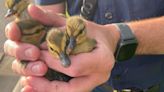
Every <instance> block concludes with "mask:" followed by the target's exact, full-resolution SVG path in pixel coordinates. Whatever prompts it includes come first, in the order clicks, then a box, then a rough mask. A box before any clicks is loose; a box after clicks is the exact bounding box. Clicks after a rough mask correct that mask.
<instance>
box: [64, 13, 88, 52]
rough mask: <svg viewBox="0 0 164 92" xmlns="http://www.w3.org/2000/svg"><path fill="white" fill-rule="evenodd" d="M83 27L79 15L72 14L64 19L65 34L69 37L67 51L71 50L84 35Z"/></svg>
mask: <svg viewBox="0 0 164 92" xmlns="http://www.w3.org/2000/svg"><path fill="white" fill-rule="evenodd" d="M85 29H86V28H85V21H84V19H83V18H82V17H80V16H72V17H70V18H68V19H67V20H66V34H67V35H68V38H69V44H68V47H67V50H68V52H71V51H72V50H73V49H74V47H75V46H76V44H79V43H80V42H81V40H83V39H84V38H85V37H86V30H85Z"/></svg>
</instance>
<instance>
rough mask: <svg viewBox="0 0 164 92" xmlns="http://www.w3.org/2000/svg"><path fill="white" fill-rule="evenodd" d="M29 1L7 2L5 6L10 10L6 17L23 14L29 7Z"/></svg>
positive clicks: (12, 0) (7, 0)
mask: <svg viewBox="0 0 164 92" xmlns="http://www.w3.org/2000/svg"><path fill="white" fill-rule="evenodd" d="M29 2H30V1H29V0H6V1H5V6H6V7H7V8H8V10H7V13H6V15H5V17H10V16H13V15H15V14H18V15H20V14H21V12H22V11H23V10H24V9H25V8H27V6H28V5H29Z"/></svg>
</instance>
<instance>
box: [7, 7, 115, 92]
mask: <svg viewBox="0 0 164 92" xmlns="http://www.w3.org/2000/svg"><path fill="white" fill-rule="evenodd" d="M33 9H34V10H35V9H37V8H36V7H33ZM38 11H39V10H38ZM47 15H48V14H47ZM47 15H43V16H44V17H45V18H46V17H47ZM34 16H35V17H36V16H37V15H34ZM36 19H37V17H36ZM43 19H44V18H43ZM51 20H52V19H51ZM40 21H43V20H41V19H40ZM43 22H44V23H45V24H46V23H47V24H53V22H54V21H49V20H48V19H47V21H46V20H44V21H43ZM109 28H110V29H109ZM87 29H88V33H87V35H88V36H89V37H91V38H94V39H96V41H97V43H98V44H97V48H96V49H95V50H93V51H92V52H90V53H82V54H79V55H76V56H70V58H71V61H72V64H71V66H70V67H69V68H63V67H62V66H61V65H60V62H59V60H57V59H55V58H53V57H52V56H51V55H50V54H49V53H48V51H46V50H43V51H41V56H40V55H39V53H40V51H39V50H37V48H35V47H32V46H31V45H29V44H25V43H17V42H13V41H7V42H6V45H5V48H6V49H7V48H8V47H7V46H8V45H9V44H12V45H14V46H13V47H11V48H10V51H8V50H6V52H8V53H9V54H10V55H13V56H16V57H17V58H19V59H27V60H32V61H35V60H36V58H38V57H40V60H41V61H44V62H45V63H46V64H47V65H48V66H49V67H50V68H52V69H55V70H58V71H60V72H62V73H65V74H67V75H69V76H72V77H75V78H73V79H72V80H70V81H69V82H68V83H67V82H59V81H48V80H46V79H45V78H44V77H32V76H31V75H37V73H39V72H36V71H35V72H33V69H32V67H31V66H33V65H35V64H34V63H36V62H39V63H38V64H36V65H37V66H38V67H37V69H39V71H40V74H39V75H44V74H45V71H46V69H47V67H46V65H45V64H44V63H43V62H40V61H35V62H31V63H29V64H28V65H27V67H26V68H25V69H22V68H21V67H19V63H18V62H15V63H14V64H13V69H14V70H15V71H16V72H18V73H20V74H21V75H28V76H30V77H27V78H25V79H24V80H23V84H24V88H23V89H22V90H23V92H33V91H34V92H35V91H37V92H52V91H53V92H89V91H91V90H92V89H93V88H95V87H96V86H98V85H100V84H102V83H104V82H105V81H107V80H108V78H109V76H110V72H111V69H112V67H113V65H114V61H115V60H114V56H113V52H114V48H115V43H116V42H115V41H114V40H115V38H114V37H112V35H113V32H114V31H109V30H116V29H115V28H114V27H112V26H111V27H105V26H102V25H97V24H94V23H91V22H87ZM12 30H13V29H12ZM17 30H18V29H17ZM100 30H101V31H100ZM12 32H13V31H9V32H7V33H8V38H10V39H15V40H17V39H19V37H17V38H15V37H13V36H12V35H14V33H12ZM107 34H108V35H107ZM16 35H18V34H16ZM109 38H110V39H109ZM28 46H29V47H31V48H33V50H32V52H31V53H33V54H34V53H38V56H37V54H35V55H33V57H32V58H28V57H26V56H24V53H25V51H23V50H24V49H26V48H27V47H28ZM12 51H13V53H11V52H12ZM20 52H21V55H20V54H19V53H20ZM88 57H89V58H88ZM30 64H31V65H30ZM37 76H38V75H37Z"/></svg>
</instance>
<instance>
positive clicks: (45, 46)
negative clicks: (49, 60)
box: [40, 42, 48, 50]
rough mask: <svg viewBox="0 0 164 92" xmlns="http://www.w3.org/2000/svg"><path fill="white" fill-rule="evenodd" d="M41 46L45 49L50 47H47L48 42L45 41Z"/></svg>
mask: <svg viewBox="0 0 164 92" xmlns="http://www.w3.org/2000/svg"><path fill="white" fill-rule="evenodd" d="M40 48H41V49H43V50H47V49H48V47H47V42H43V43H42V44H41V45H40Z"/></svg>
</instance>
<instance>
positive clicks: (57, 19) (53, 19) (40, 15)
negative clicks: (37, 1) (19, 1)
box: [28, 5, 65, 27]
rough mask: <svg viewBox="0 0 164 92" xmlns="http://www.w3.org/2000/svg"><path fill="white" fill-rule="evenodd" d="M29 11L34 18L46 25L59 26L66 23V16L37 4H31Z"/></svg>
mask: <svg viewBox="0 0 164 92" xmlns="http://www.w3.org/2000/svg"><path fill="white" fill-rule="evenodd" d="M28 12H29V14H30V15H31V17H32V18H33V19H36V20H38V21H40V22H42V23H43V24H45V25H50V26H58V27H59V26H64V25H65V18H64V17H61V16H59V15H58V14H55V13H50V12H47V11H43V10H42V9H40V8H39V7H37V6H36V5H29V7H28Z"/></svg>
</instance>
